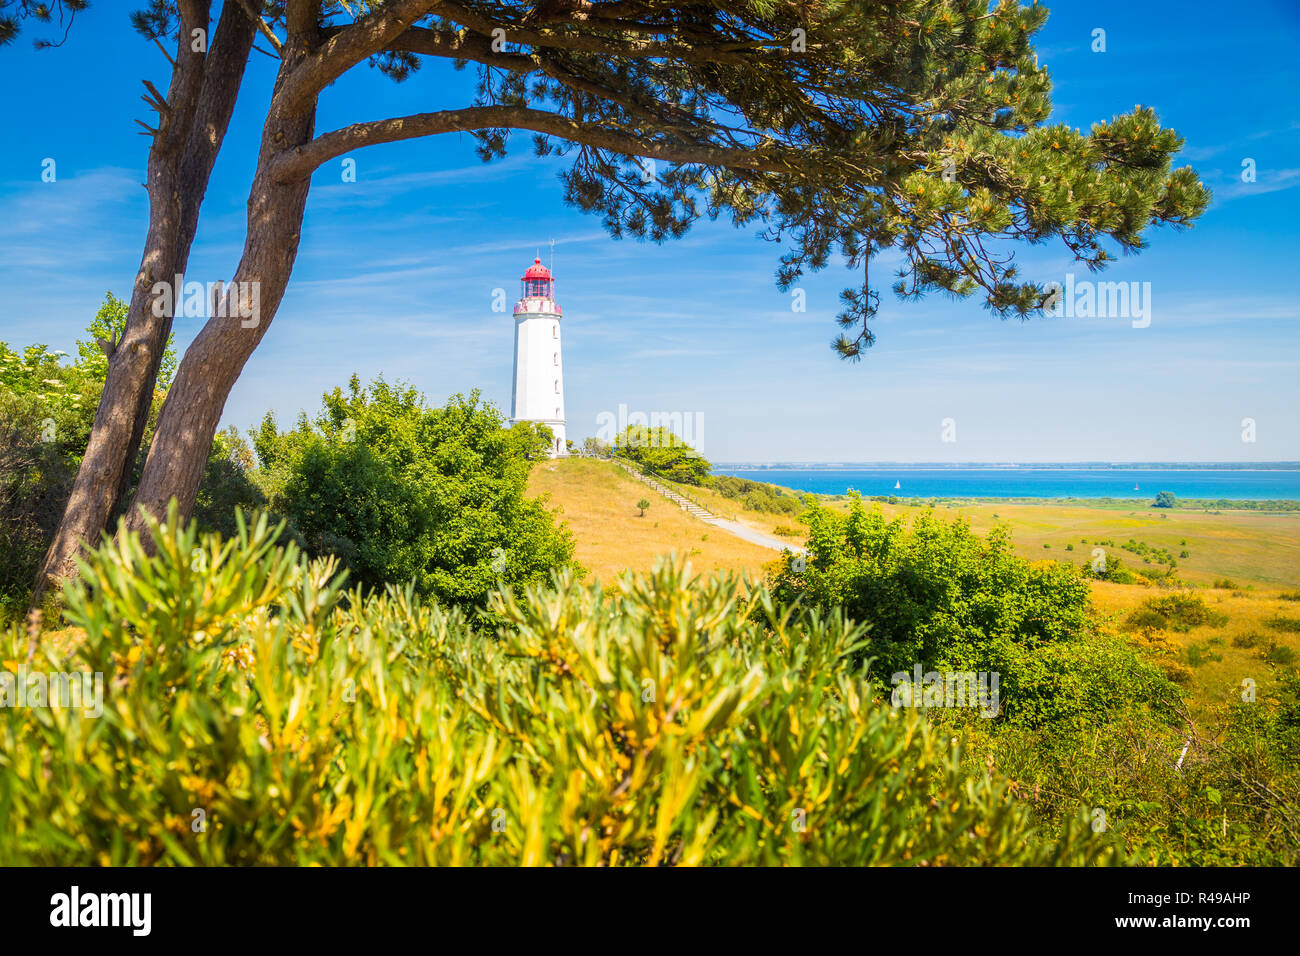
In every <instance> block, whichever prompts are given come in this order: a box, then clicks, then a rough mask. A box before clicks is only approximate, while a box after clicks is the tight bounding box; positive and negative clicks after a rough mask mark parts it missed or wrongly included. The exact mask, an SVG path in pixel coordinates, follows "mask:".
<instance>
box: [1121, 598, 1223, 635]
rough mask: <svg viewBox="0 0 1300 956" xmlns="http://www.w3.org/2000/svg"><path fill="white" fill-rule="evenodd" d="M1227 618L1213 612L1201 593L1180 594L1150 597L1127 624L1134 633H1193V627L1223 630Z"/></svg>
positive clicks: (1130, 614) (1131, 615)
mask: <svg viewBox="0 0 1300 956" xmlns="http://www.w3.org/2000/svg"><path fill="white" fill-rule="evenodd" d="M1227 622H1228V615H1226V614H1222V613H1220V612H1218V611H1214V610H1211V609H1210V607H1209V606H1208V605H1206V603H1205V599H1204V598H1203V597H1201V596H1200V595H1198V594H1189V593H1178V594H1167V595H1165V596H1163V597H1154V598H1147V599H1146V600H1145V601H1143V602H1142V604H1141V605H1140V606H1139V607H1137V608H1135V609H1134V610H1133V611H1132V612H1130V613H1129V615H1128V617H1127V618H1125V619H1124V624H1125V625H1126V626H1127V627H1130V628H1133V629H1134V630H1142V629H1147V628H1154V629H1156V630H1172V631H1179V632H1186V631H1190V630H1191V629H1192V628H1194V627H1201V626H1204V625H1209V626H1212V627H1222V626H1223V625H1224V624H1226V623H1227Z"/></svg>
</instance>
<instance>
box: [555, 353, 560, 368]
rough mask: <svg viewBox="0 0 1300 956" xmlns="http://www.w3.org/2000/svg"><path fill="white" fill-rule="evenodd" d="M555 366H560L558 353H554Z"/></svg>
mask: <svg viewBox="0 0 1300 956" xmlns="http://www.w3.org/2000/svg"><path fill="white" fill-rule="evenodd" d="M555 364H556V365H559V364H560V353H559V352H556V353H555Z"/></svg>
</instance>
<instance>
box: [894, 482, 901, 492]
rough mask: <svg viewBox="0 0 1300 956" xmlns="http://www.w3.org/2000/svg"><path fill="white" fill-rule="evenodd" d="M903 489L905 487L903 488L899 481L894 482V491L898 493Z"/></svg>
mask: <svg viewBox="0 0 1300 956" xmlns="http://www.w3.org/2000/svg"><path fill="white" fill-rule="evenodd" d="M902 487H903V486H902V485H901V484H900V483H899V482H897V481H896V482H894V490H895V491H897V490H898V489H899V488H902Z"/></svg>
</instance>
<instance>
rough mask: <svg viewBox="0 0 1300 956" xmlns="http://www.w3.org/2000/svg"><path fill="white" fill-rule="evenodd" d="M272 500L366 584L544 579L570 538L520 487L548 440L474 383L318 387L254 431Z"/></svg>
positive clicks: (485, 585)
mask: <svg viewBox="0 0 1300 956" xmlns="http://www.w3.org/2000/svg"><path fill="white" fill-rule="evenodd" d="M254 445H255V448H256V450H257V455H258V457H259V458H260V459H261V460H262V462H263V467H264V471H265V474H264V475H262V476H261V477H260V481H261V482H262V484H263V486H264V487H265V490H266V494H267V497H268V499H269V501H270V506H271V508H272V510H273V511H274V512H275V513H276V514H278V515H283V516H284V517H286V518H287V519H288V523H289V529H290V531H291V532H292V533H293V534H294V535H295V537H296V539H297V540H298V542H299V543H300V544H301V545H302V546H303V547H304V548H305V549H306V550H307V551H308V552H309V553H310V554H312V555H317V556H321V555H326V554H332V555H335V556H336V557H338V558H339V560H340V561H341V562H342V563H343V564H344V565H345V566H346V567H347V568H348V569H349V570H350V572H351V574H352V577H353V579H354V580H355V581H357V582H358V583H361V584H365V585H367V586H369V587H373V588H382V587H383V586H384V585H385V584H386V583H388V582H397V583H400V582H406V581H414V582H415V588H416V591H417V593H419V594H421V595H423V596H436V597H438V598H439V599H441V600H443V601H447V602H456V603H461V604H466V605H475V606H481V605H482V604H483V603H484V602H485V601H486V598H487V594H488V592H489V591H491V590H492V589H493V588H494V587H497V586H498V585H501V584H511V585H520V584H526V583H533V582H540V581H545V580H547V579H548V578H549V575H550V572H551V571H552V570H555V569H559V568H563V567H567V566H569V565H571V564H572V561H573V547H574V546H573V540H572V535H571V533H570V532H569V530H568V529H567V527H564V526H561V525H559V524H558V523H557V521H556V518H555V515H554V514H553V513H552V512H550V511H549V510H547V508H546V504H545V502H544V501H543V500H539V499H532V498H529V497H527V482H528V471H529V468H530V467H531V462H530V459H532V458H536V457H538V456H541V455H544V454H545V452H546V450H547V449H548V448H549V446H550V438H549V437H546V436H545V435H542V434H540V433H539V432H538V431H537V430H536V429H535V428H534V427H533V426H530V425H528V424H526V423H521V424H518V425H516V426H515V427H514V428H511V429H506V428H505V427H504V421H503V419H502V417H501V413H500V412H499V411H498V410H497V409H496V408H495V407H494V406H492V405H489V404H484V403H481V402H480V399H479V395H478V393H477V392H475V393H473V394H472V395H470V396H469V398H465V397H462V396H459V395H457V396H453V397H452V398H451V399H450V400H449V401H448V402H447V404H446V405H445V406H443V407H441V408H432V407H429V406H428V405H426V404H425V401H424V397H423V396H422V395H420V394H419V393H418V392H416V390H415V389H413V388H403V387H394V386H390V385H388V384H387V383H386V382H384V381H383V380H382V379H381V380H379V381H376V382H375V383H373V384H372V385H371V386H370V387H369V388H362V387H361V385H360V383H359V382H358V381H357V378H356V376H353V377H352V381H351V382H350V384H349V389H348V393H347V394H344V393H343V391H342V390H341V389H335V390H334V391H333V392H330V393H328V394H326V395H325V396H324V401H323V408H322V410H321V413H320V414H319V415H318V416H317V418H316V420H315V421H314V422H309V421H307V420H306V418H305V417H304V419H303V420H301V421H300V422H299V424H298V427H297V428H296V429H294V430H293V431H291V432H285V433H280V432H279V431H278V430H277V429H276V427H275V424H274V421H273V420H271V418H270V417H269V416H268V417H267V420H266V421H264V422H263V425H262V427H261V429H260V430H259V431H258V432H257V434H256V435H255V437H254Z"/></svg>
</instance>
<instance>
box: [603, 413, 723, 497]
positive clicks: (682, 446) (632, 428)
mask: <svg viewBox="0 0 1300 956" xmlns="http://www.w3.org/2000/svg"><path fill="white" fill-rule="evenodd" d="M614 454H615V455H617V456H619V457H621V458H626V459H627V460H628V461H632V462H635V463H636V464H638V465H640V466H641V467H642V468H644V469H645V470H646V471H649V472H651V473H652V474H655V475H658V476H659V477H661V478H667V479H668V480H669V481H680V482H682V483H683V484H687V485H702V484H704V481H705V479H706V478H707V477H708V474H709V471H710V470H711V469H712V467H713V466H712V465H710V464H709V463H708V461H706V460H705V458H704V456H702V455H701V454H700V453H699V452H698V451H696V450H695V449H694V448H692V447H691V446H690V445H688V444H686V442H684V441H682V439H680V438H678V437H677V436H676V435H674V434H673V433H672V432H671V431H669V430H668V429H667V428H663V427H657V428H647V427H646V426H644V425H629V426H628V427H627V428H625V429H624V430H623V431H622V432H620V433H619V434H618V435H616V436H614Z"/></svg>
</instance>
